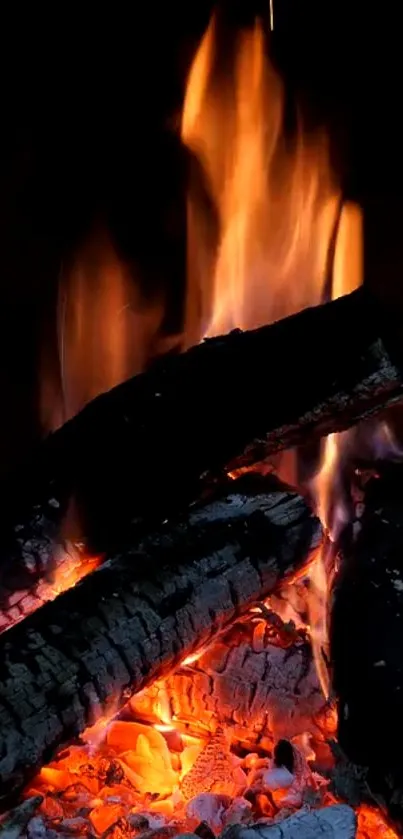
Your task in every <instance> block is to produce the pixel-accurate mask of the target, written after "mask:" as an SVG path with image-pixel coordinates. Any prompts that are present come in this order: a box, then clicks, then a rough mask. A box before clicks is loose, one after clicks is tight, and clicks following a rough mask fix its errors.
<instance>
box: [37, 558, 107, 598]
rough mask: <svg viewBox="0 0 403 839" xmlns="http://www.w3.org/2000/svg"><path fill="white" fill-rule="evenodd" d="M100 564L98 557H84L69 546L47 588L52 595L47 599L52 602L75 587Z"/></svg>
mask: <svg viewBox="0 0 403 839" xmlns="http://www.w3.org/2000/svg"><path fill="white" fill-rule="evenodd" d="M100 563H101V557H100V556H86V555H85V554H83V552H82V551H77V550H75V549H74V547H73V546H71V549H69V552H68V553H67V551H66V555H65V558H63V560H62V562H61V563H60V565H59V567H58V569H57V571H56V574H55V579H54V581H53V582H52V583H51V585H50V587H49V588H50V591H51V594H52V597H49V599H52V600H53V598H54V597H56V596H57V595H58V594H61V593H62V591H67V589H69V588H72V587H73V586H75V585H77V583H79V582H80V580H82V579H83V578H84V577H86V576H87V574H90V573H91V572H92V571H95V569H96V568H98V567H99V565H100Z"/></svg>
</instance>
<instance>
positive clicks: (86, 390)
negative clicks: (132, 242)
mask: <svg viewBox="0 0 403 839" xmlns="http://www.w3.org/2000/svg"><path fill="white" fill-rule="evenodd" d="M163 310H164V306H163V301H162V300H160V299H158V300H157V299H156V300H154V301H152V302H147V304H146V303H145V302H144V300H143V298H142V296H141V293H140V290H139V286H138V283H137V280H136V278H135V277H133V276H132V273H131V271H129V268H128V267H127V266H125V265H124V263H123V262H122V261H121V260H120V259H119V257H118V255H117V253H116V251H115V249H114V247H113V246H112V244H111V242H110V240H109V239H108V238H107V236H106V235H105V234H103V233H100V232H98V231H97V232H96V233H94V235H93V236H92V238H91V239H90V240H89V241H88V242H87V243H86V245H85V246H84V247H82V248H81V250H80V251H79V252H78V253H77V255H76V258H75V260H74V262H73V263H72V264H71V265H68V266H65V267H64V269H63V272H62V275H61V279H60V287H59V302H58V350H59V376H58V377H56V375H55V370H54V364H53V360H50V359H49V358H47V356H46V354H45V353H44V354H43V355H44V357H43V361H42V376H41V383H42V389H41V414H42V422H43V427H44V430H45V431H48V430H54V429H55V428H56V427H57V426H58V425H60V424H61V423H63V422H65V421H66V420H67V419H69V418H70V417H71V416H73V415H74V414H76V413H77V412H78V411H79V410H80V409H81V408H82V407H83V406H84V405H85V404H86V403H87V402H88V401H89V400H90V399H93V398H94V397H95V396H98V394H99V393H102V392H103V391H106V390H109V389H110V388H112V387H113V386H114V385H117V384H119V383H120V382H121V381H123V380H124V379H127V378H129V377H130V376H131V375H135V374H136V373H139V372H141V371H142V370H143V369H144V366H145V363H146V361H147V359H148V358H149V357H150V355H152V349H153V347H154V342H155V341H156V336H157V333H158V330H159V327H160V325H161V322H162V318H163ZM57 378H58V379H59V381H56V379H57Z"/></svg>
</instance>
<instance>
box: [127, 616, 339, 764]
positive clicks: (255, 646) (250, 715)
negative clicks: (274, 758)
mask: <svg viewBox="0 0 403 839" xmlns="http://www.w3.org/2000/svg"><path fill="white" fill-rule="evenodd" d="M269 619H270V615H269ZM273 621H274V623H275V624H276V625H277V626H276V627H275V626H274V623H272V624H270V623H268V622H267V621H266V620H262V619H261V618H260V619H259V617H258V614H255V613H253V615H252V614H250V613H249V614H248V616H247V620H246V621H245V622H240V623H237V624H235V625H234V626H232V627H231V628H230V630H229V631H228V632H226V633H225V634H224V635H223V636H222V638H220V639H217V641H216V642H215V643H213V644H212V645H210V646H209V647H208V648H207V650H206V651H205V652H203V653H202V655H200V656H199V658H197V659H196V660H195V661H190V662H189V663H186V662H185V663H184V664H183V665H182V666H180V667H179V668H178V669H177V670H175V671H174V672H173V673H172V674H171V675H170V676H168V677H167V678H166V679H162V680H161V681H158V680H157V681H156V682H153V684H151V685H150V687H149V688H147V689H146V690H144V691H142V692H141V694H139V695H135V696H133V698H132V699H131V701H130V707H131V710H132V712H133V713H134V714H135V716H136V717H137V719H140V718H141V719H146V720H148V721H150V722H156V723H158V722H165V721H166V720H165V719H164V720H162V719H158V718H157V717H156V716H155V709H159V708H169V709H170V713H171V714H172V718H173V720H174V721H175V726H176V728H179V729H181V727H183V729H185V730H189V732H190V733H194V734H199V735H200V734H203V732H206V731H208V732H211V731H214V730H216V728H217V726H225V728H228V727H231V728H232V732H233V742H237V741H238V742H239V743H240V744H241V745H242V747H244V748H245V749H247V750H248V751H253V750H254V749H255V748H256V747H258V746H259V744H260V743H262V745H264V747H265V748H267V747H268V744H269V743H272V744H273V743H275V742H276V741H277V740H279V739H281V738H282V737H294V736H296V735H299V734H303V733H304V732H306V731H308V730H312V731H313V730H314V729H315V720H316V727H317V729H318V730H319V728H320V718H321V715H322V714H323V715H324V714H325V708H326V701H325V699H324V697H323V693H322V690H321V687H320V684H319V681H318V677H317V674H316V668H315V663H314V660H313V656H312V650H311V646H310V643H309V641H308V639H307V638H306V636H305V634H304V633H303V632H298V631H297V630H295V628H292V627H291V626H290V625H288V624H284V623H283V621H281V619H280V618H278V617H277V616H273Z"/></svg>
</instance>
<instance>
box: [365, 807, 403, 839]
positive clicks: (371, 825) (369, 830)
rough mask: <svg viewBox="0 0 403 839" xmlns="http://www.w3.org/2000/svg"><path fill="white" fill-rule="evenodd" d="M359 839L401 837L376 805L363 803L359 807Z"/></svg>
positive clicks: (394, 838)
mask: <svg viewBox="0 0 403 839" xmlns="http://www.w3.org/2000/svg"><path fill="white" fill-rule="evenodd" d="M357 817H358V830H357V839H372V837H373V839H399V834H398V833H396V832H395V831H394V830H393V828H392V827H389V825H387V823H386V822H385V819H384V818H383V816H382V815H381V813H380V812H379V810H376V809H375V807H368V805H366V804H363V805H361V807H359V808H358V811H357Z"/></svg>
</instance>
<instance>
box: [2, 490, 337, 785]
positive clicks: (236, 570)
mask: <svg viewBox="0 0 403 839" xmlns="http://www.w3.org/2000/svg"><path fill="white" fill-rule="evenodd" d="M228 484H229V489H228V490H227V493H226V494H225V495H222V496H220V497H219V498H217V499H215V500H214V501H211V502H210V503H209V504H206V505H205V506H204V507H201V506H198V507H194V508H193V509H192V510H191V511H190V513H189V515H188V516H187V518H186V519H185V520H183V521H182V522H177V523H176V526H175V527H174V526H170V527H169V528H168V527H165V528H163V529H161V530H160V531H159V532H158V533H156V534H155V535H154V536H153V537H149V538H147V540H146V541H144V542H143V544H142V546H141V548H139V549H137V550H131V551H130V550H128V551H126V552H124V553H121V554H118V555H116V556H114V557H111V558H110V559H109V560H107V561H106V562H105V563H104V565H103V566H102V567H101V568H100V569H99V570H97V571H95V572H94V573H93V574H91V575H89V576H88V577H86V578H85V579H84V580H83V581H82V582H81V583H79V584H78V585H77V586H76V587H75V588H73V589H70V590H69V591H67V592H65V593H64V594H61V595H60V596H59V597H58V598H57V599H56V600H54V601H53V602H49V603H47V604H46V605H45V606H43V607H42V608H41V609H38V611H37V612H35V613H33V614H32V615H30V616H29V617H27V618H26V619H25V620H24V621H22V622H21V623H19V624H17V625H16V626H14V627H13V628H12V629H10V630H9V631H8V632H4V633H3V634H2V635H1V637H0V790H1V792H0V801H1V798H2V797H3V798H4V797H5V796H6V794H7V793H12V792H13V791H14V790H18V789H19V788H20V787H21V785H22V784H23V782H24V780H25V779H26V778H27V776H28V775H29V773H30V772H31V771H32V770H34V769H37V768H38V767H39V766H40V765H41V764H42V763H44V762H45V761H46V760H47V759H49V758H50V757H51V755H52V754H53V753H54V751H55V749H56V748H57V747H58V746H60V744H62V743H63V742H66V741H68V740H69V739H71V738H73V737H75V736H76V735H78V734H80V732H82V731H83V729H84V728H85V727H86V726H87V725H89V724H92V723H93V722H94V721H95V720H96V719H97V718H98V717H99V715H100V714H102V713H105V712H106V710H107V708H108V707H109V704H108V703H109V702H110V701H111V699H113V701H114V703H115V705H114V708H115V711H116V707H119V706H121V705H122V704H123V703H124V702H125V701H126V700H127V699H128V697H129V695H130V694H133V693H135V692H137V691H139V690H141V689H142V688H143V687H145V686H146V685H147V684H149V683H150V682H151V681H153V680H154V679H156V678H157V677H160V676H163V675H164V674H166V673H168V672H169V671H171V670H172V669H173V668H174V667H175V665H176V666H177V665H178V663H179V662H180V661H181V660H182V659H183V658H185V657H186V656H187V655H189V653H191V652H192V651H194V650H195V649H196V648H198V647H199V646H200V645H204V644H205V643H206V642H207V641H208V640H209V639H211V637H212V635H215V634H216V633H218V632H220V631H221V630H223V629H224V628H225V627H226V626H227V625H228V624H230V623H231V622H232V621H233V620H234V619H235V618H236V617H237V616H238V615H241V614H243V613H244V612H245V610H247V609H248V608H249V607H250V606H251V605H252V604H253V603H254V602H256V601H257V600H260V599H261V598H262V597H265V596H267V595H268V594H269V593H270V592H271V591H273V590H274V588H275V587H276V585H277V584H278V582H279V580H280V579H282V578H284V577H287V575H292V573H293V572H294V571H295V570H296V569H297V568H301V567H303V565H304V563H305V562H306V561H308V560H309V558H310V555H311V552H312V551H313V550H314V549H315V548H316V547H317V546H318V544H319V542H320V539H321V528H320V524H319V522H318V520H317V519H316V518H315V517H314V516H313V515H312V513H311V511H310V510H309V508H308V507H307V505H306V503H305V502H304V500H303V499H302V498H301V497H300V496H298V495H297V494H295V493H293V492H291V491H290V490H289V489H288V488H287V487H285V486H284V485H283V484H281V483H280V482H279V481H277V480H276V479H275V478H274V477H273V476H268V477H267V478H259V476H256V475H254V476H244V477H243V478H241V479H239V480H238V481H229V482H228Z"/></svg>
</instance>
